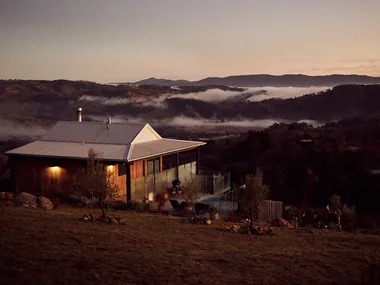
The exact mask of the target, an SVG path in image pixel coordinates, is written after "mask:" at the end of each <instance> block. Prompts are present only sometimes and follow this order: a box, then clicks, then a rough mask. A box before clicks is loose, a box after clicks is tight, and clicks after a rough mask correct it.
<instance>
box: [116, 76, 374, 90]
mask: <svg viewBox="0 0 380 285" xmlns="http://www.w3.org/2000/svg"><path fill="white" fill-rule="evenodd" d="M119 84H126V83H119ZM133 84H136V85H160V86H163V85H166V86H180V85H182V86H184V85H192V86H202V85H225V86H239V87H311V86H326V87H334V86H337V85H345V84H380V77H375V76H369V75H358V74H330V75H315V76H314V75H304V74H283V75H271V74H248V75H231V76H227V77H206V78H203V79H201V80H197V81H189V80H184V79H180V80H170V79H162V78H155V77H150V78H148V79H143V80H140V81H136V82H134V83H133Z"/></svg>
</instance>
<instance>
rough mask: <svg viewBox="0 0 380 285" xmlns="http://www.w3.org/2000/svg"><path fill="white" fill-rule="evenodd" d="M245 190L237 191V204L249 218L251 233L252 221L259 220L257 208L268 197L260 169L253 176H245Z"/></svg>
mask: <svg viewBox="0 0 380 285" xmlns="http://www.w3.org/2000/svg"><path fill="white" fill-rule="evenodd" d="M244 183H245V188H244V189H239V191H238V193H239V203H240V205H241V207H242V210H243V211H244V212H248V213H249V216H250V220H251V221H250V231H251V232H252V231H253V220H257V219H258V218H259V208H260V206H261V205H262V204H263V202H264V200H265V199H266V198H267V197H268V195H269V186H268V185H266V184H265V183H264V177H263V172H262V170H261V169H260V168H257V169H256V172H255V173H254V174H247V175H246V176H245V179H244Z"/></svg>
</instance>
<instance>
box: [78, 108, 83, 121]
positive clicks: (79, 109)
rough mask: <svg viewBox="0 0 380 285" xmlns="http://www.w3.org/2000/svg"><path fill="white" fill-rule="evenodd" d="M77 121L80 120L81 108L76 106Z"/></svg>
mask: <svg viewBox="0 0 380 285" xmlns="http://www.w3.org/2000/svg"><path fill="white" fill-rule="evenodd" d="M77 121H78V122H82V108H78V110H77Z"/></svg>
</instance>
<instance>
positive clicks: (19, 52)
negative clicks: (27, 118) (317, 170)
mask: <svg viewBox="0 0 380 285" xmlns="http://www.w3.org/2000/svg"><path fill="white" fill-rule="evenodd" d="M379 13H380V1H379V0H360V1H359V0H318V1H315V0H309V1H308V0H286V1H285V0H277V1H274V0H265V1H264V0H263V1H254V0H235V1H232V0H192V1H189V0H135V1H132V0H110V1H105V0H64V1H63V0H0V39H1V40H0V78H1V79H16V78H17V79H49V80H50V79H72V80H91V81H97V82H101V83H106V82H120V81H135V80H140V79H144V78H148V77H158V78H169V79H180V78H183V79H189V80H197V79H201V78H204V77H208V76H228V75H238V74H257V73H268V74H283V73H304V74H310V75H323V74H333V73H342V74H352V73H356V74H368V75H378V76H379V75H380V16H379Z"/></svg>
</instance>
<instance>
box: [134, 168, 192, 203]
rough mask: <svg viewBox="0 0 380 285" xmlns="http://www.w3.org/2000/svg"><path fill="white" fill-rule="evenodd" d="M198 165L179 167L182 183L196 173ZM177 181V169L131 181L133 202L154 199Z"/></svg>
mask: <svg viewBox="0 0 380 285" xmlns="http://www.w3.org/2000/svg"><path fill="white" fill-rule="evenodd" d="M196 169H197V164H196V162H195V161H194V162H191V163H187V164H183V165H180V166H179V167H178V177H179V180H180V181H181V182H182V183H186V181H187V180H189V179H190V178H191V175H192V174H195V173H196ZM175 179H177V168H169V169H166V170H164V171H160V172H157V173H154V174H148V175H145V176H143V177H139V178H135V179H132V180H131V194H132V200H142V199H143V198H144V197H146V198H148V199H150V200H151V199H153V195H154V193H155V192H158V191H161V190H164V189H167V188H168V187H169V188H170V187H172V181H173V180H175Z"/></svg>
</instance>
